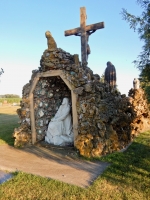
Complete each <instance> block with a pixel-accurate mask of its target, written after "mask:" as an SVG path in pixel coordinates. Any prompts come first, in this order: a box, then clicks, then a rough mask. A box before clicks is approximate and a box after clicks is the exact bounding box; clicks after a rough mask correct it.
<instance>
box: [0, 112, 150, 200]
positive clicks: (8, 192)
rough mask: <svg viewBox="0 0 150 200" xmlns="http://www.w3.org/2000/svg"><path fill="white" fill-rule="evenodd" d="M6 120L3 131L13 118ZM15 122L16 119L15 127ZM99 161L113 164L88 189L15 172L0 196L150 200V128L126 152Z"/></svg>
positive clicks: (16, 199) (14, 199) (5, 198)
mask: <svg viewBox="0 0 150 200" xmlns="http://www.w3.org/2000/svg"><path fill="white" fill-rule="evenodd" d="M8 116H9V115H8ZM5 117H6V116H5ZM14 117H15V116H14ZM12 118H13V116H12ZM1 119H2V118H1ZM6 119H7V117H6ZM6 119H5V125H3V129H4V130H5V129H7V128H8V126H9V124H10V120H8V121H7V120H6ZM7 123H8V124H7ZM15 123H16V122H15V120H14V126H15ZM12 124H13V122H12ZM8 132H9V131H8ZM8 132H7V133H8ZM8 134H9V133H8ZM10 135H11V134H10ZM4 141H5V139H4ZM100 160H103V161H107V162H110V163H112V164H111V165H110V166H109V167H108V168H107V170H106V171H105V172H104V173H103V175H101V176H99V177H98V178H97V180H96V181H95V182H94V183H93V184H92V185H91V186H90V187H89V188H86V189H84V188H80V187H77V186H73V185H69V184H66V183H62V182H59V181H55V180H51V179H48V178H42V177H39V176H34V175H30V174H26V173H23V172H15V173H14V177H13V178H12V179H11V180H9V181H7V182H5V183H3V184H1V185H0V199H2V200H9V199H10V200H11V199H12V200H21V199H23V200H27V199H29V200H33V199H35V200H38V199H39V200H42V199H47V200H49V199H52V200H61V199H64V200H71V199H72V200H104V199H105V200H111V199H112V200H134V199H135V200H149V199H150V131H149V132H145V133H142V134H140V135H139V136H138V137H137V138H136V139H135V140H134V142H133V143H132V145H131V146H130V147H129V148H128V150H127V151H126V152H124V153H113V154H111V155H108V156H105V157H102V158H101V159H100ZM79 178H80V177H79Z"/></svg>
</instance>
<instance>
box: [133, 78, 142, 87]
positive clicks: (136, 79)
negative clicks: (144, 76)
mask: <svg viewBox="0 0 150 200" xmlns="http://www.w3.org/2000/svg"><path fill="white" fill-rule="evenodd" d="M133 88H134V89H139V88H140V81H139V79H138V78H134V80H133Z"/></svg>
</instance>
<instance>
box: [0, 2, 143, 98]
mask: <svg viewBox="0 0 150 200" xmlns="http://www.w3.org/2000/svg"><path fill="white" fill-rule="evenodd" d="M80 7H86V14H87V21H86V24H87V25H90V24H94V23H98V22H104V24H105V28H104V29H100V30H97V31H96V32H95V33H93V34H92V35H90V38H89V45H90V49H91V54H90V55H89V59H88V66H89V67H90V68H91V69H92V70H93V72H94V73H95V74H99V75H100V76H101V75H102V74H103V73H104V71H105V68H106V63H107V62H108V61H110V62H111V63H112V64H113V65H114V66H115V68H116V73H117V85H118V89H119V91H120V92H121V93H122V94H126V95H127V94H128V91H129V90H130V89H131V88H132V87H133V84H132V83H133V79H134V78H138V76H139V73H140V72H139V71H138V69H137V68H135V66H134V64H133V61H134V60H135V59H136V58H137V56H138V55H139V54H140V52H141V51H142V46H143V43H142V41H140V39H139V36H138V34H137V33H136V32H134V31H133V30H132V29H130V28H129V24H128V23H127V22H126V21H124V20H123V19H122V15H121V11H122V8H125V9H127V11H128V12H129V13H132V14H135V15H140V14H141V13H142V9H141V7H140V6H139V5H137V3H136V0H24V1H23V0H22V1H20V0H0V68H3V69H4V74H2V75H1V77H0V95H2V94H18V95H20V96H22V88H23V86H24V85H25V84H26V83H28V82H29V80H30V78H31V74H32V70H34V69H38V67H39V66H40V59H41V56H42V54H43V52H44V51H45V49H47V40H46V38H45V32H46V31H47V30H49V31H50V32H51V33H52V35H53V37H54V39H55V41H56V43H57V47H58V48H62V49H63V50H65V51H67V52H69V53H71V54H79V58H80V60H81V42H80V38H79V37H76V36H68V37H65V36H64V31H65V30H69V29H73V28H77V27H79V26H80Z"/></svg>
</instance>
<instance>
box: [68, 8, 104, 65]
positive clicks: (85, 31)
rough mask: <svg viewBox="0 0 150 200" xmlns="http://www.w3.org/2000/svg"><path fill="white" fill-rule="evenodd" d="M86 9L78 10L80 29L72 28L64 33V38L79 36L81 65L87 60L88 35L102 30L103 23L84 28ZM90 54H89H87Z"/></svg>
mask: <svg viewBox="0 0 150 200" xmlns="http://www.w3.org/2000/svg"><path fill="white" fill-rule="evenodd" d="M86 19H87V16H86V9H85V7H81V8H80V27H78V28H74V29H71V30H67V31H65V36H70V35H76V36H81V60H82V64H86V63H87V58H88V55H87V54H88V52H87V50H88V49H87V48H89V47H88V37H89V35H90V34H92V33H93V32H95V31H96V30H98V29H101V28H104V22H100V23H96V24H91V25H88V26H86ZM89 53H90V52H89Z"/></svg>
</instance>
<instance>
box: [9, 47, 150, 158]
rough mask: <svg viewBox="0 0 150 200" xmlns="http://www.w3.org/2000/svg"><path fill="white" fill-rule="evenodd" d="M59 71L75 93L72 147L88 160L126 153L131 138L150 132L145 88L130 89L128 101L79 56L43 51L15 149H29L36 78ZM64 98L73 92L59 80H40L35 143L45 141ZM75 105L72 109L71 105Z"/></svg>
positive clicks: (25, 102)
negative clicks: (75, 131) (75, 121)
mask: <svg viewBox="0 0 150 200" xmlns="http://www.w3.org/2000/svg"><path fill="white" fill-rule="evenodd" d="M53 70H55V71H57V70H61V71H62V73H63V77H64V79H65V80H67V81H68V82H69V84H70V85H71V87H72V88H73V93H74V94H76V97H77V102H76V105H75V107H76V110H77V120H78V126H77V127H76V128H77V132H78V135H77V137H76V138H75V141H74V146H75V147H76V148H77V149H78V150H79V152H80V154H81V155H83V156H86V157H99V156H101V155H105V154H108V153H112V152H114V151H119V150H121V149H123V148H125V147H126V146H127V145H128V144H129V143H130V142H131V141H132V140H133V138H134V137H135V136H136V135H137V134H138V133H140V132H141V131H144V130H146V129H150V123H149V118H150V112H149V109H148V104H147V101H146V98H145V94H144V91H143V90H142V89H131V90H130V91H129V97H126V96H125V95H121V94H120V92H118V91H117V89H115V88H112V87H111V86H110V85H109V84H107V83H102V82H100V77H99V75H98V74H93V71H92V70H91V69H90V68H89V67H87V66H85V65H84V66H83V65H81V62H79V59H78V56H77V55H71V54H70V53H68V52H66V51H64V50H62V49H61V48H57V45H56V44H55V48H48V49H46V50H45V51H44V53H43V55H42V57H41V60H40V67H39V69H37V70H34V71H32V76H31V80H30V81H29V83H27V84H26V85H25V86H24V87H23V90H22V101H21V108H20V109H18V110H17V113H18V115H19V117H20V127H19V128H15V130H14V133H13V136H14V138H15V143H14V145H15V146H16V147H18V146H24V145H28V144H31V141H32V130H31V110H30V103H31V102H30V98H29V93H30V91H31V86H32V84H33V82H34V78H35V77H36V75H37V74H42V73H44V72H52V71H53ZM64 97H68V98H70V99H71V92H70V89H69V88H68V87H67V85H66V84H65V82H64V81H63V80H62V79H61V78H60V77H59V76H53V77H40V78H39V81H38V82H37V84H36V86H35V89H34V91H33V100H34V117H35V129H36V141H40V140H43V139H44V137H45V133H46V130H47V127H48V124H49V122H50V120H51V118H52V117H53V116H54V115H55V113H56V111H57V110H58V108H59V106H60V104H61V101H62V99H63V98H64ZM72 106H73V105H72Z"/></svg>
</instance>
